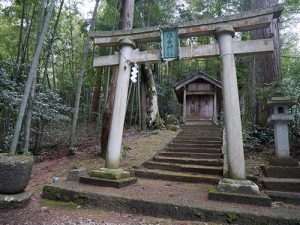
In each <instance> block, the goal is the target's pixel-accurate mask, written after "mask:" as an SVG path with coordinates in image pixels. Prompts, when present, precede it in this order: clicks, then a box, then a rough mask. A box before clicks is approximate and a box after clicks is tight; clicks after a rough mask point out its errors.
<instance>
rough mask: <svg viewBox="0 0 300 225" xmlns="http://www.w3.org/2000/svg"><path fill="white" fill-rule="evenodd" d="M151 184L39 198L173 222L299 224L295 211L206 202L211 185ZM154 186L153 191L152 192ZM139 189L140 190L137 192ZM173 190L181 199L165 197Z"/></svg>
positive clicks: (65, 189) (78, 188) (59, 191)
mask: <svg viewBox="0 0 300 225" xmlns="http://www.w3.org/2000/svg"><path fill="white" fill-rule="evenodd" d="M154 183H155V184H153V181H150V180H147V179H139V182H138V183H137V184H135V185H133V186H131V187H128V188H124V189H112V188H107V187H97V188H95V187H94V188H92V187H91V186H88V185H82V184H79V183H75V182H65V183H59V184H51V185H47V186H45V187H44V189H43V195H42V197H43V198H47V199H51V200H59V201H64V202H71V201H72V202H75V203H77V204H80V205H83V206H90V207H98V208H101V209H104V210H107V211H113V212H117V213H131V214H141V215H145V216H155V217H164V218H166V217H167V218H172V219H176V220H194V221H206V222H209V221H211V222H215V223H218V224H221V223H222V224H227V223H233V224H243V225H253V224H272V225H292V224H299V223H300V214H299V208H285V207H282V206H280V205H279V206H278V207H264V206H259V205H241V204H235V203H224V202H215V201H210V200H207V192H206V190H207V189H206V188H208V187H209V188H210V187H211V185H209V186H208V185H202V184H201V185H196V186H195V185H194V184H188V183H180V184H178V183H177V182H164V181H160V182H154ZM151 184H152V186H151ZM166 184H167V185H168V186H166ZM157 185H159V187H157ZM154 187H155V189H153V188H154ZM162 187H164V189H160V191H159V192H157V190H156V188H162ZM139 189H141V190H142V191H138V190H139ZM191 190H193V192H192V193H191ZM204 190H205V191H204ZM173 191H176V193H181V194H178V196H179V195H180V196H184V197H183V198H181V199H180V200H178V201H176V199H178V198H177V197H175V196H173V197H171V196H169V195H170V193H172V194H175V193H173ZM143 193H144V194H143ZM167 193H169V194H167ZM193 193H194V194H195V195H194V194H193ZM168 196H169V197H168ZM176 196H177V195H176ZM186 198H187V199H186ZM185 199H186V200H185ZM190 199H193V200H190Z"/></svg>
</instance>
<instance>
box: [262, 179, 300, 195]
mask: <svg viewBox="0 0 300 225" xmlns="http://www.w3.org/2000/svg"><path fill="white" fill-rule="evenodd" d="M262 181H263V184H264V186H265V188H266V189H267V190H272V191H289V192H299V193H300V179H297V178H273V177H264V178H263V179H262Z"/></svg>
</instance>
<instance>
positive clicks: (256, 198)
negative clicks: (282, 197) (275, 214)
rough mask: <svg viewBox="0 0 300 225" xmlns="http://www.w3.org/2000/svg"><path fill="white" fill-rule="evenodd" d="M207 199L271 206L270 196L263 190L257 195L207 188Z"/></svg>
mask: <svg viewBox="0 0 300 225" xmlns="http://www.w3.org/2000/svg"><path fill="white" fill-rule="evenodd" d="M208 199H210V200H215V201H222V202H233V203H241V204H251V205H262V206H271V203H272V202H271V198H269V197H268V196H267V195H266V194H264V193H263V192H261V193H259V194H257V195H246V194H241V193H233V192H221V191H218V190H216V189H211V190H209V194H208Z"/></svg>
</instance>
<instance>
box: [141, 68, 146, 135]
mask: <svg viewBox="0 0 300 225" xmlns="http://www.w3.org/2000/svg"><path fill="white" fill-rule="evenodd" d="M146 74H147V73H146V70H145V64H142V65H141V84H140V89H141V91H140V92H141V130H146V128H147V95H146V82H147V79H146V78H147V77H146V76H147V75H146Z"/></svg>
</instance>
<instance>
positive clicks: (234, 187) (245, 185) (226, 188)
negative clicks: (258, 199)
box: [218, 178, 259, 195]
mask: <svg viewBox="0 0 300 225" xmlns="http://www.w3.org/2000/svg"><path fill="white" fill-rule="evenodd" d="M218 191H219V192H226V193H235V194H246V195H258V194H259V188H258V186H257V185H256V184H255V183H254V182H252V181H250V180H233V179H228V178H224V179H222V180H220V181H219V184H218Z"/></svg>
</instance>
